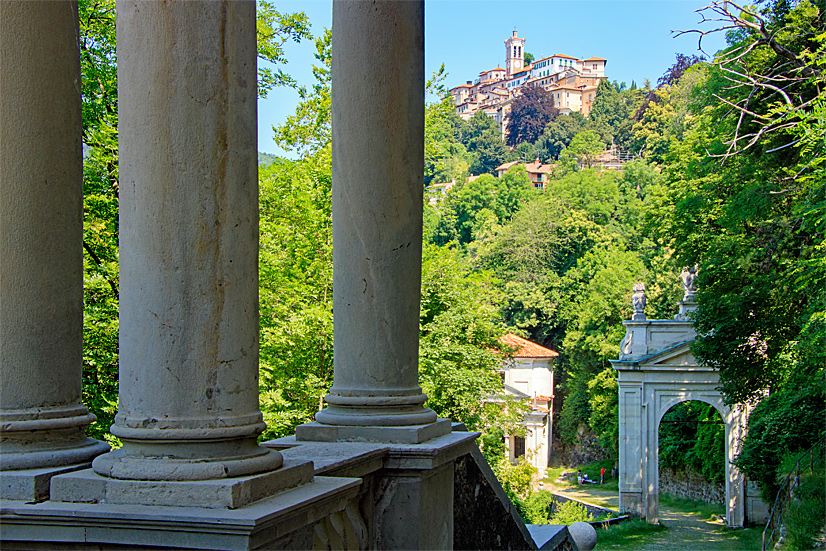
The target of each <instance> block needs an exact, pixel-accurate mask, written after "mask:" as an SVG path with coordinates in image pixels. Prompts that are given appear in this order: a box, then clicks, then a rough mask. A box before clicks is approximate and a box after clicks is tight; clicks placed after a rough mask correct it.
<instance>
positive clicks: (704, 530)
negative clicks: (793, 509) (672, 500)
mask: <svg viewBox="0 0 826 551" xmlns="http://www.w3.org/2000/svg"><path fill="white" fill-rule="evenodd" d="M555 491H556V492H558V493H560V494H563V495H566V496H571V497H574V498H576V499H579V500H582V501H585V502H587V503H593V504H595V505H601V506H603V507H608V508H610V509H614V510H616V509H617V508H618V506H619V496H618V495H617V493H616V491H605V490H602V489H601V488H599V486H597V485H585V486H577V487H572V488H560V489H557V490H555ZM660 519H661V522H662V524H663V525H664V526H665V527H666V528H667V530H663V531H661V532H656V533H652V534H641V535H639V536H635V537H633V538H632V539H631V540H630V541H626V542H624V543H622V544H602V545H601V544H600V543H597V546H596V549H595V551H602V550H607V549H623V550H632V549H633V550H639V551H661V550H662V551H705V550H711V551H740V550H744V551H745V550H750V551H754V550H759V549H760V541H761V539H760V535H761V534H762V530H761V529H760V528H749V529H745V530H728V529H726V527H725V525H724V523H723V521H722V520H720V521H709V520H706V519H705V518H703V517H702V516H701V515H699V514H697V513H691V512H685V511H681V510H679V509H675V508H672V507H666V506H664V505H662V504H660Z"/></svg>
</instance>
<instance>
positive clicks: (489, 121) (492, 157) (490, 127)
mask: <svg viewBox="0 0 826 551" xmlns="http://www.w3.org/2000/svg"><path fill="white" fill-rule="evenodd" d="M461 134H462V143H464V144H465V146H466V147H467V150H468V151H469V152H470V153H472V154H473V155H474V159H473V162H472V164H471V165H470V172H471V173H472V174H491V175H493V176H496V167H498V166H499V165H501V164H502V163H504V162H506V161H507V160H508V148H507V147H505V142H504V141H502V135H501V133H500V131H499V126H498V125H497V124H496V122H495V121H494V120H493V118H492V117H490V116H488V115H487V114H486V113H485V112H484V111H477V112H476V113H474V114H473V116H472V117H471V118H470V120H469V121H467V123H465V124H463V125H462V127H461Z"/></svg>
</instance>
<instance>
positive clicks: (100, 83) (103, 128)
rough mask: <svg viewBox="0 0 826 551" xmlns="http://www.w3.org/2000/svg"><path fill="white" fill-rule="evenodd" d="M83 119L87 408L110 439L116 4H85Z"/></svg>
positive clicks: (114, 346) (114, 338)
mask: <svg viewBox="0 0 826 551" xmlns="http://www.w3.org/2000/svg"><path fill="white" fill-rule="evenodd" d="M78 15H79V23H80V35H79V41H78V44H79V46H80V67H81V75H82V80H81V98H82V104H81V105H82V114H83V143H84V146H85V147H84V149H85V158H84V162H83V220H84V223H83V303H84V315H83V402H84V404H85V405H86V406H87V407H88V408H89V410H90V411H91V412H92V413H93V414H94V415H95V416H96V417H97V421H95V422H94V423H92V425H91V426H90V427H89V430H88V434H89V435H90V436H91V437H93V438H98V439H101V440H104V439H105V440H107V441H109V442H111V443H112V444H114V445H117V440H116V439H115V438H114V437H112V436H111V435H110V434H109V426H110V425H111V424H112V423H113V422H114V417H115V413H116V412H117V403H118V114H117V101H118V95H117V68H116V61H117V58H116V53H115V2H114V0H111V1H108V0H107V1H98V2H91V1H88V0H81V1H80V2H79V3H78Z"/></svg>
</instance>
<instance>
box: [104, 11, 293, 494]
mask: <svg viewBox="0 0 826 551" xmlns="http://www.w3.org/2000/svg"><path fill="white" fill-rule="evenodd" d="M117 10H118V18H117V47H118V94H119V96H118V104H119V125H120V126H119V136H120V138H119V146H120V247H121V253H120V284H121V296H120V402H119V411H118V414H117V417H116V418H115V424H114V425H113V426H112V429H111V430H112V434H114V435H115V436H117V437H119V438H120V439H121V440H122V441H123V448H122V449H120V450H117V451H114V452H111V453H109V454H106V455H103V456H101V457H99V458H97V459H96V460H95V462H94V463H93V468H94V470H95V472H97V473H98V474H101V475H105V476H108V477H113V478H120V479H133V480H167V481H169V480H181V481H184V480H206V479H219V478H230V477H241V476H245V475H251V474H254V473H261V472H264V471H269V470H273V469H276V468H278V467H279V466H280V465H281V463H282V458H281V455H280V454H279V453H278V452H277V451H274V450H268V449H266V448H263V447H260V446H258V445H257V443H256V438H257V436H258V435H259V434H260V433H261V432H262V430H263V429H264V423H263V419H262V415H261V411H260V410H259V407H258V178H257V171H258V167H257V157H256V37H255V3H254V2H253V1H251V0H248V1H226V0H225V1H209V0H198V1H190V2H157V1H155V0H145V1H135V0H122V1H121V0H119V1H118V3H117Z"/></svg>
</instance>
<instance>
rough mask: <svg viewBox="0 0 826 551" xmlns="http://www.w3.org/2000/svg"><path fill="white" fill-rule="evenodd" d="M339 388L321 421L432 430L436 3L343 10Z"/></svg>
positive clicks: (336, 149)
mask: <svg viewBox="0 0 826 551" xmlns="http://www.w3.org/2000/svg"><path fill="white" fill-rule="evenodd" d="M332 43H333V60H332V63H333V65H332V121H333V122H332V125H333V322H334V346H335V359H334V384H333V387H332V389H331V391H330V394H329V395H328V396H327V398H326V401H327V403H328V405H329V407H328V408H327V409H326V410H324V411H322V412H319V413H318V414H317V415H316V419H317V420H318V421H319V422H320V423H324V424H331V425H374V426H404V425H420V424H426V423H431V422H433V421H435V420H436V415H435V413H433V412H432V411H431V410H429V409H426V408H424V407H423V406H422V404H423V403H424V401H425V399H426V397H425V396H424V394H422V391H421V388H420V387H419V384H418V352H419V350H418V337H419V301H420V294H421V263H422V249H421V245H422V194H423V167H424V3H423V2H422V1H421V0H416V1H409V2H395V1H377V2H365V1H359V0H336V1H334V2H333V41H332Z"/></svg>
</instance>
